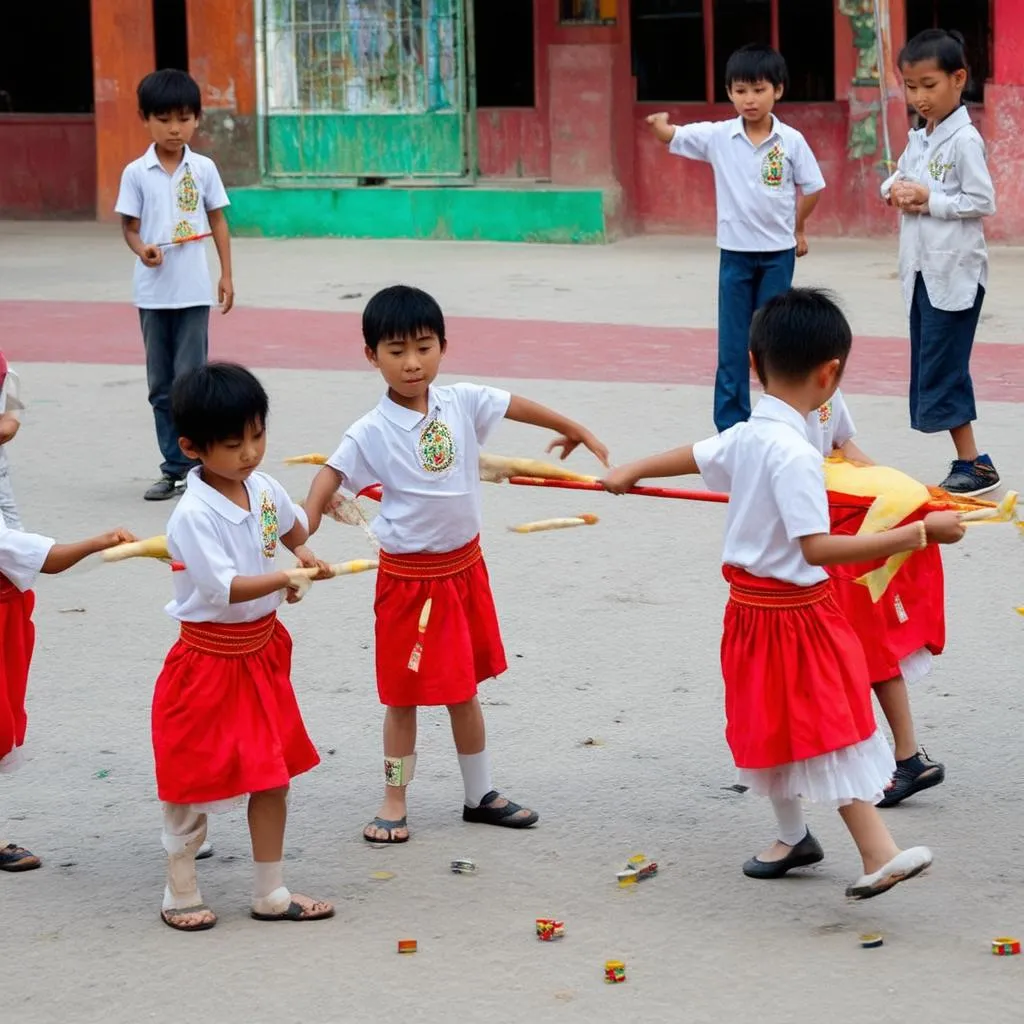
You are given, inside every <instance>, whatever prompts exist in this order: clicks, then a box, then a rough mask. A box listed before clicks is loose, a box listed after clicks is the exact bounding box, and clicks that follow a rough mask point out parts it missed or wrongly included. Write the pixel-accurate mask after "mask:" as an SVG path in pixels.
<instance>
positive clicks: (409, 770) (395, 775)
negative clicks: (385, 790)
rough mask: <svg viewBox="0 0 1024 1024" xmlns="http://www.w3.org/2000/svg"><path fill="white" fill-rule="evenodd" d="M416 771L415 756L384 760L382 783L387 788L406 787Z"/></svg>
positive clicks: (413, 754) (386, 758)
mask: <svg viewBox="0 0 1024 1024" xmlns="http://www.w3.org/2000/svg"><path fill="white" fill-rule="evenodd" d="M415 771H416V754H415V753H412V754H406V756H405V757H387V756H385V758H384V783H385V785H388V786H408V785H409V783H410V782H412V779H413V775H414V774H415Z"/></svg>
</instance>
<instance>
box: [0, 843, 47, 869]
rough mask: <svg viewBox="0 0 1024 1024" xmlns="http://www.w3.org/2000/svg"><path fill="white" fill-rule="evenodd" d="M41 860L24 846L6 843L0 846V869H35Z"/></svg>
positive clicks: (41, 864)
mask: <svg viewBox="0 0 1024 1024" xmlns="http://www.w3.org/2000/svg"><path fill="white" fill-rule="evenodd" d="M42 866H43V862H42V861H41V860H40V859H39V858H38V857H37V856H36V855H35V854H34V853H32V852H31V851H29V850H26V849H25V847H24V846H15V845H14V843H8V844H7V845H6V846H4V847H3V848H0V871H35V869H36V868H41V867H42Z"/></svg>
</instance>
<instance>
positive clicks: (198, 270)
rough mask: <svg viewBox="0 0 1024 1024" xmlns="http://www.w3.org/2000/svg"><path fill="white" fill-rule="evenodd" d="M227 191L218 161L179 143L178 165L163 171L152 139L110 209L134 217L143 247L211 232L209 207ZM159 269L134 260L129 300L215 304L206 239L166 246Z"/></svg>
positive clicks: (223, 202) (219, 204) (160, 305)
mask: <svg viewBox="0 0 1024 1024" xmlns="http://www.w3.org/2000/svg"><path fill="white" fill-rule="evenodd" d="M228 205H229V202H228V194H227V192H225V191H224V184H223V182H222V181H221V180H220V174H219V173H218V171H217V165H216V164H215V163H214V162H213V161H212V160H211V159H210V158H209V157H205V156H200V154H199V153H193V152H192V150H191V149H189V147H188V146H185V147H184V153H183V155H182V158H181V163H180V164H178V167H177V170H175V172H174V173H173V174H168V173H167V172H166V171H165V170H164V169H163V166H162V165H161V163H160V158H159V157H158V156H157V155H156V144H155V143H154V144H153V145H152V146H150V147H149V149H147V150H146V152H145V153H144V154H143V155H142V156H140V157H139V159H138V160H133V161H132V162H131V163H130V164H129V165H128V166H127V167H126V168H125V169H124V173H123V174H122V175H121V191H120V192H119V193H118V196H117V205H116V206H115V207H114V209H115V211H116V212H117V213H119V214H121V215H123V216H125V217H137V218H138V219H139V221H140V229H139V234H140V235H141V237H142V241H143V242H145V243H146V244H147V245H161V244H163V243H165V242H170V241H172V240H173V239H175V238H181V237H184V236H187V235H203V234H206V233H207V232H208V231H209V230H210V221H209V218H208V217H207V215H206V214H207V211H208V210H221V209H223V208H224V207H225V206H228ZM163 254H164V260H163V263H161V264H160V266H158V267H147V266H146V265H145V263H143V262H142V260H141V259H137V260H136V262H135V272H134V277H133V282H132V283H133V293H134V297H133V302H134V303H135V305H136V306H138V307H139V308H140V309H186V308H187V307H189V306H212V305H213V304H214V303H215V302H216V298H215V296H214V292H213V286H212V284H211V282H210V268H209V266H208V264H207V262H206V243H205V242H186V243H185V244H184V245H167V246H165V247H164V250H163Z"/></svg>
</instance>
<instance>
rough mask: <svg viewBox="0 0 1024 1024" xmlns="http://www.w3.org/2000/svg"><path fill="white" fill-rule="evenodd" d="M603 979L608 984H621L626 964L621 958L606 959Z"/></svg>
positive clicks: (624, 978)
mask: <svg viewBox="0 0 1024 1024" xmlns="http://www.w3.org/2000/svg"><path fill="white" fill-rule="evenodd" d="M604 980H605V981H606V982H607V983H608V984H609V985H621V984H622V983H623V982H624V981H625V980H626V965H625V964H624V963H623V962H622V961H621V960H606V961H605V965H604Z"/></svg>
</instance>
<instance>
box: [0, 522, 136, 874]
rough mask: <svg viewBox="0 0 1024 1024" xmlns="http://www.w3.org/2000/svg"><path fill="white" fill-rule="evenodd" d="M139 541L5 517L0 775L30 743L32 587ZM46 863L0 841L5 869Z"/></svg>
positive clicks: (0, 582)
mask: <svg viewBox="0 0 1024 1024" xmlns="http://www.w3.org/2000/svg"><path fill="white" fill-rule="evenodd" d="M133 540H135V538H134V537H133V536H132V535H131V534H130V533H128V532H127V531H125V530H112V531H111V532H110V533H106V534H103V535H102V536H100V537H93V538H92V539H91V540H83V541H78V542H76V543H74V544H57V543H56V542H55V541H53V540H51V539H50V538H49V537H41V536H39V535H38V534H35V533H24V532H22V531H21V530H20V529H18V530H15V529H12V528H11V527H9V526H7V525H6V523H5V521H4V518H3V517H0V772H7V771H13V770H14V769H15V768H17V767H18V765H19V763H20V761H21V746H22V744H23V743H24V742H25V727H26V725H27V724H28V718H27V715H26V713H25V691H26V688H27V686H28V673H29V668H30V666H31V664H32V651H33V648H34V646H35V636H36V633H35V626H33V624H32V609H33V608H34V607H35V595H34V594H33V593H32V590H31V587H32V585H33V584H34V583H35V580H36V577H37V576H38V575H39V574H40V573H41V572H43V573H58V572H64V570H65V569H70V568H71V567H72V566H73V565H77V564H78V563H79V562H80V561H82V559H83V558H87V557H88V556H89V555H94V554H96V553H97V552H99V551H104V550H105V549H106V548H110V547H113V546H114V545H115V544H124V543H127V542H128V541H133ZM41 864H42V862H41V861H40V860H39V858H38V857H36V856H35V855H34V854H32V853H31V852H29V851H28V850H26V849H25V848H24V847H23V846H18V845H17V844H16V843H12V842H10V841H8V840H6V839H0V871H32V870H34V869H35V868H38V867H40V866H41Z"/></svg>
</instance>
